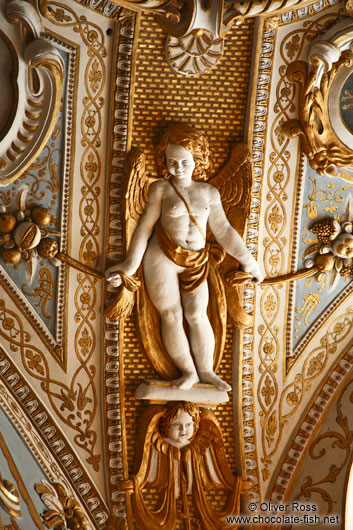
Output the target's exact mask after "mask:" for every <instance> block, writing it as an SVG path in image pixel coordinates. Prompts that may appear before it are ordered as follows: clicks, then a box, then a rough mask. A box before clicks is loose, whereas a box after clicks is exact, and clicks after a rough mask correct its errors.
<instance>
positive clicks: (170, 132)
mask: <svg viewBox="0 0 353 530" xmlns="http://www.w3.org/2000/svg"><path fill="white" fill-rule="evenodd" d="M169 143H170V144H176V145H181V146H182V147H184V148H185V149H187V150H188V151H190V153H191V154H192V156H193V157H194V161H195V169H194V172H193V175H192V178H193V180H208V178H209V176H210V171H211V169H212V160H211V153H210V148H209V144H208V140H207V138H206V136H204V135H203V134H202V133H201V132H200V131H198V130H197V129H195V127H193V126H192V125H188V124H186V123H173V124H172V125H170V126H169V127H168V129H166V130H165V131H164V132H163V134H162V135H161V137H160V140H159V142H158V144H157V145H156V148H155V161H156V165H157V171H158V174H159V175H160V176H161V177H163V178H164V179H166V180H167V179H169V178H170V174H169V172H168V169H167V166H166V162H165V150H166V149H167V145H168V144H169Z"/></svg>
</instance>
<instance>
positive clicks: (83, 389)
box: [0, 300, 100, 470]
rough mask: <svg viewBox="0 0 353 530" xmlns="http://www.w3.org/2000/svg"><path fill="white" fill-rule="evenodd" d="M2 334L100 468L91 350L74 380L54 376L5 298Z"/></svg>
mask: <svg viewBox="0 0 353 530" xmlns="http://www.w3.org/2000/svg"><path fill="white" fill-rule="evenodd" d="M0 336H1V337H2V340H3V341H5V342H6V343H8V344H9V348H10V350H11V351H12V352H13V353H19V354H20V355H21V359H22V364H23V366H24V368H25V370H26V371H27V373H28V374H29V375H30V376H31V377H33V378H34V379H36V380H38V381H40V383H41V387H42V389H43V390H44V391H45V392H46V394H47V396H48V399H49V402H50V404H51V406H52V408H53V410H54V411H55V412H56V414H57V415H58V417H59V418H60V419H61V420H62V421H63V422H64V423H65V424H66V425H67V426H68V427H70V428H71V429H73V431H74V432H75V433H76V434H75V437H74V440H75V443H76V444H77V445H78V446H79V447H81V448H82V449H83V450H84V451H86V452H87V453H88V455H89V456H88V458H87V462H88V463H89V464H91V465H92V466H93V468H94V469H96V470H97V469H99V466H100V455H99V454H97V453H95V445H96V440H97V434H96V432H95V430H94V429H92V423H93V420H94V418H95V414H96V410H97V396H96V391H95V384H94V377H95V366H94V365H93V364H89V361H90V356H91V351H90V355H82V357H81V358H80V361H81V365H80V367H79V368H78V369H77V370H76V371H75V373H74V374H73V376H72V380H71V384H70V385H67V384H65V383H62V382H60V381H59V380H57V379H53V378H52V376H51V370H50V367H49V363H48V360H47V359H46V357H45V354H44V352H43V351H42V350H41V349H40V348H38V347H37V346H34V345H32V344H31V342H30V341H31V336H30V334H29V333H28V332H27V331H25V329H24V325H23V323H22V321H21V318H20V316H19V315H18V314H16V313H15V312H13V311H11V310H9V309H7V308H6V305H5V302H4V300H0ZM78 340H80V338H78Z"/></svg>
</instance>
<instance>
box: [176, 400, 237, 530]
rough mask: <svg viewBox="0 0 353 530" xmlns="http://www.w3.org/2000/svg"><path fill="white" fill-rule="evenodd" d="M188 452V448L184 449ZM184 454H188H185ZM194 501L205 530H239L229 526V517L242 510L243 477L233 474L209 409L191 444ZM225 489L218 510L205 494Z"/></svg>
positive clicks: (219, 431)
mask: <svg viewBox="0 0 353 530" xmlns="http://www.w3.org/2000/svg"><path fill="white" fill-rule="evenodd" d="M185 449H186V451H187V450H188V448H187V447H186V448H185ZM186 451H185V453H186ZM190 453H191V462H192V476H193V500H194V505H195V508H196V510H197V512H198V514H199V517H200V519H201V521H202V528H204V530H226V529H227V530H228V528H230V529H235V528H237V526H236V525H232V524H229V523H227V516H230V515H237V514H239V511H240V494H241V484H242V480H241V477H238V476H235V475H233V473H232V472H231V470H230V468H229V465H228V462H227V458H226V453H225V447H224V442H223V438H222V433H221V429H220V427H219V424H218V422H217V420H216V417H215V415H214V414H213V412H212V411H210V410H204V411H203V412H202V414H201V420H200V426H199V430H198V432H197V434H196V436H195V438H194V440H193V441H192V443H191V444H190ZM215 489H216V490H218V491H219V490H221V491H222V490H223V492H224V493H223V492H222V493H221V496H222V498H224V501H225V502H224V505H223V506H218V507H217V510H215V509H214V508H213V506H212V505H211V503H210V502H209V500H208V499H209V497H208V496H207V494H206V492H210V491H211V490H213V491H214V490H215Z"/></svg>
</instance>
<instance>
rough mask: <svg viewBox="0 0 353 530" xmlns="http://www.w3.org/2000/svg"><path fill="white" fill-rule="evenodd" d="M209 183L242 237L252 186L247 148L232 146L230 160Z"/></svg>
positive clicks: (249, 155)
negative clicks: (219, 196)
mask: <svg viewBox="0 0 353 530" xmlns="http://www.w3.org/2000/svg"><path fill="white" fill-rule="evenodd" d="M209 183H210V184H212V185H213V186H214V187H215V188H217V189H218V191H219V193H220V194H221V199H222V204H223V208H224V210H225V212H226V215H227V218H228V220H229V222H230V223H231V225H232V226H233V228H235V229H236V230H237V231H238V232H239V234H240V235H241V236H243V235H244V230H245V225H246V219H247V218H248V216H249V213H250V201H251V189H252V185H253V171H252V163H251V153H250V150H249V148H248V146H247V145H246V144H242V143H237V144H234V145H233V146H232V151H231V155H230V159H229V160H228V162H227V163H226V164H225V165H224V166H223V167H222V169H221V170H220V171H219V173H218V174H217V175H216V176H215V177H213V178H212V179H211V180H209Z"/></svg>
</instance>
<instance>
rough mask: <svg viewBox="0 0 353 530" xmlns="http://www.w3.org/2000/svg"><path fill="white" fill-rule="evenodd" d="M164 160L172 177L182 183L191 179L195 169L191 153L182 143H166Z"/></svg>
mask: <svg viewBox="0 0 353 530" xmlns="http://www.w3.org/2000/svg"><path fill="white" fill-rule="evenodd" d="M165 162H166V165H167V169H168V171H169V173H170V174H171V175H172V177H173V178H174V179H175V180H177V181H178V182H180V183H181V184H183V183H184V182H186V181H188V180H191V178H192V174H193V172H194V169H195V161H194V157H193V156H192V153H191V152H190V151H188V150H187V149H185V147H183V146H182V145H177V144H168V145H167V148H166V150H165Z"/></svg>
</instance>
